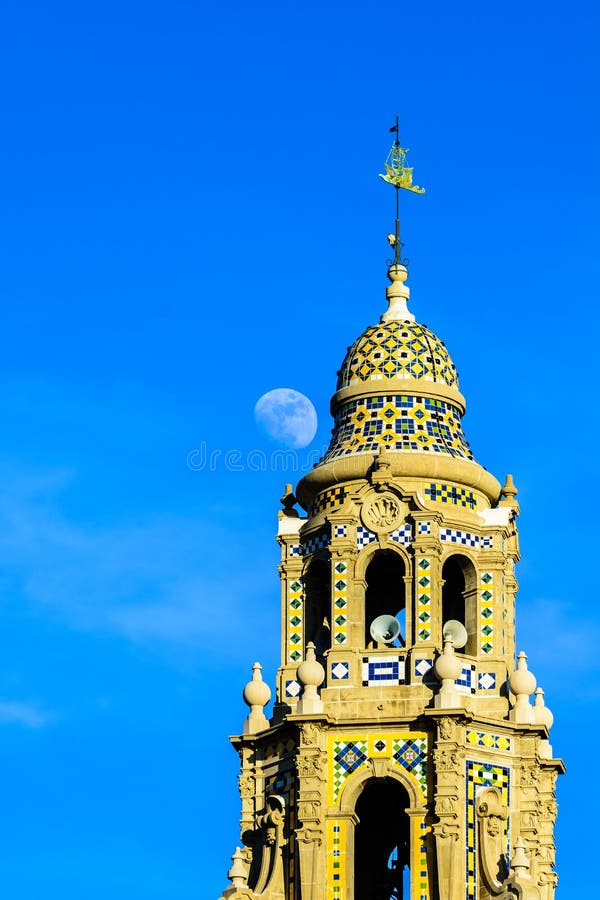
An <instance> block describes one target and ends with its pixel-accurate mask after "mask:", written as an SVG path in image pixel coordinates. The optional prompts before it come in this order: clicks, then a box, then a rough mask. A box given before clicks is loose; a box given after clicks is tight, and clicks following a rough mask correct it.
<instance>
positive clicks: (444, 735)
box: [438, 716, 454, 741]
mask: <svg viewBox="0 0 600 900" xmlns="http://www.w3.org/2000/svg"><path fill="white" fill-rule="evenodd" d="M438 733H439V737H440V740H441V741H450V740H452V738H453V737H454V722H453V721H452V719H450V718H449V717H448V716H444V717H443V718H442V719H440V720H439V722H438Z"/></svg>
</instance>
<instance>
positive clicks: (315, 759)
mask: <svg viewBox="0 0 600 900" xmlns="http://www.w3.org/2000/svg"><path fill="white" fill-rule="evenodd" d="M297 766H298V775H299V776H300V777H301V778H314V777H315V776H319V775H320V774H321V771H322V768H323V766H322V763H321V759H320V754H319V753H313V754H311V755H310V756H309V755H308V754H307V755H306V756H299V757H298V762H297Z"/></svg>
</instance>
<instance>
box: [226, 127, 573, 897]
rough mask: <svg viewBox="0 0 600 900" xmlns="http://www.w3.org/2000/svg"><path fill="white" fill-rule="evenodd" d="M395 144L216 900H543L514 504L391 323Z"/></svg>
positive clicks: (535, 720)
mask: <svg viewBox="0 0 600 900" xmlns="http://www.w3.org/2000/svg"><path fill="white" fill-rule="evenodd" d="M392 131H395V132H396V140H395V142H394V145H393V147H392V150H391V152H390V156H389V157H388V161H387V163H386V172H385V175H383V176H382V178H383V179H384V180H385V181H386V182H388V183H390V184H392V185H393V186H394V188H395V190H396V227H395V232H394V233H390V235H389V241H390V244H391V245H392V247H393V248H394V258H393V259H392V260H391V261H390V265H389V268H388V278H389V281H390V284H389V286H388V287H387V309H386V310H385V311H384V312H383V314H382V315H381V318H380V320H379V321H378V322H377V323H376V324H374V325H370V326H369V327H368V328H367V329H366V330H365V331H364V332H363V334H361V335H360V337H358V339H357V340H356V341H355V342H354V344H352V346H351V347H350V348H349V349H348V351H347V353H346V356H345V358H344V361H343V363H342V366H341V369H340V371H339V373H338V380H337V386H336V390H335V393H334V395H333V397H332V400H331V412H332V415H333V419H334V426H333V432H332V438H331V443H330V446H329V449H328V450H327V452H326V454H325V456H324V457H323V459H322V460H321V461H320V462H319V463H318V464H317V465H316V466H315V467H314V468H313V469H312V471H311V472H309V473H308V474H307V475H305V476H304V478H302V479H301V481H300V483H299V484H298V485H297V487H296V489H295V492H294V491H293V489H292V486H291V485H288V486H287V487H286V491H285V493H284V496H283V497H282V509H281V511H280V512H279V520H278V535H277V540H278V542H279V544H280V547H281V564H280V567H279V571H280V575H281V622H282V625H281V665H280V668H279V671H278V675H277V685H276V696H275V703H274V708H273V715H272V718H271V720H270V721H269V720H267V719H266V717H265V715H264V707H265V705H266V704H267V703H268V702H269V700H270V696H271V691H270V689H269V687H268V686H267V685H266V684H265V682H263V680H262V676H261V669H260V666H259V664H258V663H256V664H255V666H254V671H253V677H252V680H251V681H250V682H249V683H248V685H247V686H246V688H245V690H244V699H245V701H246V703H247V704H248V706H249V707H250V712H249V715H248V717H247V719H246V721H245V723H244V728H243V733H242V734H240V735H239V736H236V737H234V738H232V743H233V746H234V747H235V749H236V750H237V751H238V753H239V756H240V761H241V774H240V778H239V788H240V795H241V804H242V813H241V846H240V847H238V848H237V849H236V851H235V853H234V855H233V864H232V866H231V868H230V870H229V873H228V875H229V879H230V881H231V886H230V887H228V888H226V889H225V891H224V892H223V895H222V898H221V900H258V898H262V900H392V898H395V900H400V898H402V900H491V898H496V900H509V898H522V900H553V897H554V890H555V886H556V882H557V875H556V873H555V871H554V855H555V845H554V822H555V817H556V811H557V804H556V799H555V784H556V778H557V775H558V774H560V773H561V772H563V771H564V766H563V763H562V761H561V760H560V759H557V758H555V756H554V754H553V751H552V747H551V746H550V743H549V729H550V726H551V725H552V714H551V712H550V710H549V709H548V708H547V707H546V706H545V704H544V695H543V691H542V690H541V688H537V689H536V680H535V678H534V676H533V674H532V673H531V672H530V671H529V670H528V668H527V662H526V656H525V654H524V653H522V652H520V653H518V656H517V655H516V650H517V646H516V642H515V598H516V591H517V582H516V579H515V571H514V570H515V563H516V562H518V560H519V542H518V534H517V527H516V518H517V516H518V513H519V505H518V502H517V499H516V496H517V489H516V487H515V485H514V483H513V480H512V477H511V476H510V475H508V476H506V479H505V480H504V484H503V486H501V484H500V483H499V482H498V481H497V480H496V478H495V477H494V476H493V475H491V474H490V473H489V472H488V471H487V470H486V469H484V468H483V467H482V466H481V465H480V463H479V462H477V461H476V460H475V459H474V457H473V454H472V453H471V450H470V448H469V445H468V443H467V441H466V438H465V436H464V434H463V430H462V417H463V415H464V412H465V408H466V403H465V399H464V397H463V395H462V394H461V392H460V389H459V384H458V377H457V372H456V369H455V367H454V364H453V362H452V359H451V358H450V355H449V353H448V351H447V349H446V347H445V346H444V344H443V343H442V341H441V340H440V339H439V338H438V337H436V335H435V334H434V333H433V332H432V331H430V330H429V329H428V328H427V327H426V326H425V325H423V324H419V323H417V321H416V320H415V317H414V315H413V314H412V313H411V312H409V310H408V301H409V296H410V294H409V288H408V286H407V284H406V281H407V277H408V271H407V268H406V265H405V264H404V262H403V260H402V258H401V247H402V244H401V242H400V224H399V215H398V197H399V192H400V189H405V190H408V191H412V192H413V193H422V189H421V188H417V187H416V186H415V185H413V183H412V171H413V170H412V169H411V168H408V167H407V166H406V165H405V162H406V152H407V151H406V150H404V148H402V147H401V146H400V143H399V140H398V126H397V124H396V127H395V128H394V129H392ZM297 506H300V507H301V508H302V511H303V512H299V511H298V509H297ZM532 699H533V702H532Z"/></svg>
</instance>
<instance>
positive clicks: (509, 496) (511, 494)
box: [498, 475, 520, 515]
mask: <svg viewBox="0 0 600 900" xmlns="http://www.w3.org/2000/svg"><path fill="white" fill-rule="evenodd" d="M517 494H518V491H517V487H516V485H515V483H514V481H513V477H512V475H507V476H506V481H505V482H504V485H503V487H502V499H501V500H500V502H499V503H498V506H508V507H510V509H514V511H515V512H516V513H517V515H518V514H519V512H520V508H519V501H518V500H517V499H516V496H517Z"/></svg>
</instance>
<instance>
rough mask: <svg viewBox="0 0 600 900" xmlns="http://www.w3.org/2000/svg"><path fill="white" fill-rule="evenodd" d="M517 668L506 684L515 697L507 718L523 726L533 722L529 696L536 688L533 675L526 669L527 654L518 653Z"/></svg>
mask: <svg viewBox="0 0 600 900" xmlns="http://www.w3.org/2000/svg"><path fill="white" fill-rule="evenodd" d="M517 659H518V662H517V668H516V669H515V671H514V672H513V673H512V675H511V676H510V678H509V679H508V683H509V686H510V689H511V691H512V693H513V694H514V695H515V698H516V699H515V705H514V706H513V708H512V709H511V711H510V713H509V714H508V717H509V719H510V721H511V722H519V723H521V724H524V725H530V724H532V723H533V722H534V721H535V720H534V716H533V707H532V706H531V704H530V702H529V696H530V694H533V692H534V691H535V687H536V684H537V682H536V680H535V675H534V674H533V672H530V671H529V669H528V668H527V654H526V653H523V651H522V650H521V652H520V653H519V655H518V657H517Z"/></svg>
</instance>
